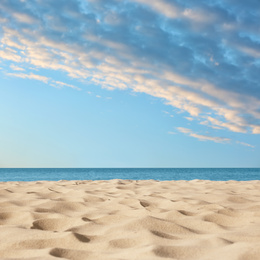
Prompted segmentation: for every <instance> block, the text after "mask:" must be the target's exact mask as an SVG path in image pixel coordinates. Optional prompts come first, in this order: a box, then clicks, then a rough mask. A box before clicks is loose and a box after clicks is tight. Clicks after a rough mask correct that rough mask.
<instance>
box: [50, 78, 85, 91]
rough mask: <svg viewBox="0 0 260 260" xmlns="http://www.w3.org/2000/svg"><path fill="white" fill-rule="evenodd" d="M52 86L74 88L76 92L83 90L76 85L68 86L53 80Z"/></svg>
mask: <svg viewBox="0 0 260 260" xmlns="http://www.w3.org/2000/svg"><path fill="white" fill-rule="evenodd" d="M51 85H52V86H54V87H59V88H60V87H69V88H73V89H76V90H81V88H79V87H76V86H74V85H71V84H67V83H64V82H61V81H54V80H52V83H51Z"/></svg>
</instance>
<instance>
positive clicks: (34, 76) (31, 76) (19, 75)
mask: <svg viewBox="0 0 260 260" xmlns="http://www.w3.org/2000/svg"><path fill="white" fill-rule="evenodd" d="M7 75H8V76H12V77H17V78H22V79H34V80H39V81H42V82H44V83H46V84H47V83H48V81H49V80H50V79H49V78H47V77H45V76H41V75H37V74H33V73H30V74H25V73H7Z"/></svg>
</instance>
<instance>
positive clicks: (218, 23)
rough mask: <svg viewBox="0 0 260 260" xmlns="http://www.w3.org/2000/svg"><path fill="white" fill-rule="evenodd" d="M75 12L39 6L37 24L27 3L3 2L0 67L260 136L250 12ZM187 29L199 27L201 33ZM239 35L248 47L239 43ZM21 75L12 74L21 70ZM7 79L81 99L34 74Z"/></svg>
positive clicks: (195, 7) (94, 5) (147, 6)
mask: <svg viewBox="0 0 260 260" xmlns="http://www.w3.org/2000/svg"><path fill="white" fill-rule="evenodd" d="M72 2H74V1H72ZM72 2H71V1H64V2H63V3H62V4H60V5H57V4H55V1H47V2H44V3H45V4H44V5H45V6H44V8H41V7H42V6H41V1H40V2H38V5H37V10H38V11H37V15H38V18H35V16H34V15H33V14H34V13H35V12H34V11H35V7H36V6H34V4H33V3H31V4H28V5H24V4H22V5H20V6H19V4H17V5H13V4H11V3H9V2H8V1H4V2H0V8H1V9H2V10H13V11H12V12H11V13H10V15H8V16H6V19H7V20H8V22H7V20H6V19H2V20H1V21H2V23H4V24H2V25H3V26H2V29H3V36H2V38H1V43H2V47H1V48H2V49H1V50H0V58H2V59H3V60H7V61H8V60H9V61H13V62H16V63H21V62H23V65H24V64H26V65H29V66H30V67H31V68H34V69H36V70H37V69H47V70H59V71H63V72H65V73H67V75H68V76H69V77H72V78H76V79H79V80H86V81H88V82H91V83H94V84H98V85H100V86H101V87H103V88H106V89H108V90H113V89H122V90H125V89H130V90H132V91H133V92H142V93H146V94H149V95H151V96H154V97H157V98H160V99H162V100H163V101H164V102H165V103H166V104H168V105H171V106H173V107H176V108H178V109H179V111H181V112H187V113H188V114H189V116H187V114H185V115H184V116H185V118H186V119H187V120H190V121H192V120H193V119H194V118H198V119H199V120H203V121H202V122H200V124H202V125H207V126H209V127H211V128H215V129H227V130H229V131H232V132H240V133H251V132H252V133H254V134H260V125H259V119H260V112H259V111H260V105H259V104H260V93H259V91H258V90H259V88H260V83H259V82H260V77H259V73H258V72H259V69H260V67H259V66H260V65H258V63H257V61H258V60H259V59H258V58H259V57H258V56H259V55H258V53H259V49H260V48H259V43H258V42H257V41H255V40H254V39H255V38H257V37H258V38H259V32H258V27H257V26H256V25H255V24H254V22H251V23H250V26H249V25H248V21H249V22H250V19H252V21H253V18H254V17H251V15H250V12H248V14H247V15H248V17H247V18H250V19H248V20H247V19H245V18H244V17H243V16H241V15H240V13H239V12H235V11H234V10H233V8H234V7H232V6H230V5H229V3H228V1H221V0H220V2H221V3H222V5H223V8H222V7H220V6H221V5H219V6H218V7H216V6H214V5H210V4H208V3H207V1H206V2H203V4H202V3H201V2H200V1H199V2H196V1H184V2H183V1H179V2H178V3H177V2H176V3H175V4H173V2H172V1H167V0H162V1H148V0H135V1H127V4H125V2H122V4H120V5H116V4H115V3H114V2H113V1H110V0H107V1H106V3H107V5H106V6H105V7H104V5H103V3H104V2H103V1H90V2H88V4H87V7H86V2H84V1H83V2H81V5H78V2H77V1H75V2H74V3H72ZM238 2H239V3H240V4H241V3H242V2H241V1H238ZM248 5H249V7H248V6H246V8H249V10H251V9H250V8H252V10H254V7H253V6H251V7H250V4H248ZM84 6H85V9H84ZM129 7H131V8H129ZM224 7H225V8H224ZM243 8H245V7H243ZM61 14H62V15H61ZM208 14H210V15H208ZM162 15H163V16H164V17H162ZM209 16H210V18H207V17H209ZM12 17H13V18H12ZM162 18H163V19H162ZM175 18H178V19H175ZM97 20H98V21H99V22H97ZM1 21H0V22H1ZM151 21H153V22H152V23H151ZM32 22H33V23H32ZM194 23H196V24H201V26H204V27H203V33H202V32H201V31H197V28H194V26H193V24H194ZM224 27H225V28H226V30H223V28H224ZM14 28H17V29H14ZM243 31H246V32H247V34H249V36H250V37H251V38H250V37H249V36H248V37H247V38H245V37H244V38H243V37H240V36H241V32H243ZM241 46H242V47H243V49H241V48H242V47H241ZM239 48H240V49H239ZM238 50H239V51H238ZM217 64H218V66H216V65H217ZM18 65H19V64H16V65H11V68H12V69H13V70H15V68H16V70H17V69H18V68H21V66H18ZM9 66H10V64H8V63H7V67H8V68H9ZM25 67H28V66H25ZM42 73H44V72H43V70H42V71H41V74H42ZM8 75H10V76H16V77H20V78H30V79H37V80H41V81H43V82H45V83H49V84H52V85H55V86H60V87H62V86H66V87H70V88H74V89H78V88H77V87H76V86H74V85H76V84H67V83H63V82H59V81H54V80H51V79H49V78H47V77H45V76H41V75H36V74H28V73H24V74H15V73H9V74H8ZM209 115H210V116H209ZM199 120H198V121H199ZM190 133H192V132H190ZM191 136H192V135H191ZM192 137H195V138H198V139H200V140H210V138H215V137H210V136H205V135H198V134H195V133H194V134H193V136H192ZM214 140H215V141H217V140H222V139H216V138H215V139H214ZM223 141H225V139H223Z"/></svg>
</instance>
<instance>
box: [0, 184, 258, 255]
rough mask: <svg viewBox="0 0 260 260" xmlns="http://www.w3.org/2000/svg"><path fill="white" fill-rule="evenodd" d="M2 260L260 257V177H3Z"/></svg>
mask: <svg viewBox="0 0 260 260" xmlns="http://www.w3.org/2000/svg"><path fill="white" fill-rule="evenodd" d="M0 259H39V260H51V259H52V260H55V259H71V260H84V259H91V260H92V259H93V260H94V259H95V260H103V259H104V260H105V259H108V260H109V259H116V260H119V259H120V260H124V259H129V260H130V259H131V260H132V259H138V260H139V259H141V260H155V259H185V260H200V259H201V260H216V259H221V260H235V259H236V260H259V259H260V181H222V182H214V181H206V180H193V181H154V180H141V181H135V180H109V181H58V182H54V181H53V182H52V181H37V182H5V183H3V182H2V183H0Z"/></svg>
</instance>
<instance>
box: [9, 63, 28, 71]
mask: <svg viewBox="0 0 260 260" xmlns="http://www.w3.org/2000/svg"><path fill="white" fill-rule="evenodd" d="M10 68H11V69H12V70H16V71H24V70H25V69H23V68H21V67H18V66H15V65H14V64H11V65H10Z"/></svg>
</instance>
